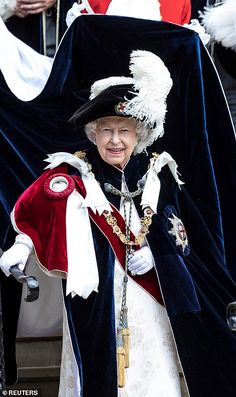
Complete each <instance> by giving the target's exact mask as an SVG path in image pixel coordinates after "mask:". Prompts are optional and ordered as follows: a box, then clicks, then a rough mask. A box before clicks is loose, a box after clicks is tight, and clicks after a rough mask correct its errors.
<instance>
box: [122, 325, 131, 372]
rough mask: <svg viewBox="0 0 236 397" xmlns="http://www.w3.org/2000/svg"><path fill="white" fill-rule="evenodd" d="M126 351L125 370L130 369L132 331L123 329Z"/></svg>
mask: <svg viewBox="0 0 236 397" xmlns="http://www.w3.org/2000/svg"><path fill="white" fill-rule="evenodd" d="M122 335H123V341H124V349H125V368H129V347H130V339H129V336H130V330H129V328H123V329H122Z"/></svg>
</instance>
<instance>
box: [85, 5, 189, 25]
mask: <svg viewBox="0 0 236 397" xmlns="http://www.w3.org/2000/svg"><path fill="white" fill-rule="evenodd" d="M110 2H111V0H89V4H90V6H91V7H92V9H93V11H94V12H95V13H98V14H105V13H106V11H107V8H108V6H109V4H110ZM157 3H158V0H157ZM159 3H160V5H161V7H160V11H161V16H162V20H163V21H166V22H172V23H178V24H180V25H183V24H185V23H189V20H190V17H191V1H190V0H160V1H159Z"/></svg>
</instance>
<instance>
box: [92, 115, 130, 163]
mask: <svg viewBox="0 0 236 397" xmlns="http://www.w3.org/2000/svg"><path fill="white" fill-rule="evenodd" d="M95 141H96V145H97V148H98V152H99V154H100V156H101V158H102V159H103V160H104V161H106V163H108V164H111V165H115V166H117V167H119V168H123V167H124V165H125V164H126V163H127V161H128V160H129V158H130V156H131V154H132V153H133V150H134V147H135V146H136V144H137V134H136V121H135V120H134V119H130V118H128V117H119V116H114V117H113V116H112V117H103V118H101V119H98V120H97V127H96V130H95Z"/></svg>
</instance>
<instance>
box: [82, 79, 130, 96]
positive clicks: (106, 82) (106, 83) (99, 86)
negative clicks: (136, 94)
mask: <svg viewBox="0 0 236 397" xmlns="http://www.w3.org/2000/svg"><path fill="white" fill-rule="evenodd" d="M133 82H134V81H133V79H132V77H123V76H111V77H108V78H106V79H101V80H97V81H95V83H93V85H92V86H91V90H90V92H91V94H90V97H89V99H90V100H91V99H94V98H95V97H96V96H97V95H98V94H100V92H102V91H103V90H105V89H106V88H108V87H111V86H114V85H121V84H133Z"/></svg>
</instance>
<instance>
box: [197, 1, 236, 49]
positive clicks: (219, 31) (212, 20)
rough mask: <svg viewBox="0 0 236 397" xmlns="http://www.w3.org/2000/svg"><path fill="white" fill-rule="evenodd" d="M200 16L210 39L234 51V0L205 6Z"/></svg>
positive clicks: (235, 4)
mask: <svg viewBox="0 0 236 397" xmlns="http://www.w3.org/2000/svg"><path fill="white" fill-rule="evenodd" d="M200 18H201V20H202V24H203V26H204V27H205V29H206V31H207V33H209V34H210V36H211V39H212V40H214V41H216V42H217V43H221V44H222V45H223V46H224V47H228V48H232V49H234V50H235V51H236V1H235V0H225V1H223V2H222V3H220V4H219V5H218V6H214V7H213V6H210V7H205V9H204V12H203V13H200Z"/></svg>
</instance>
